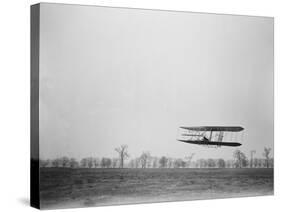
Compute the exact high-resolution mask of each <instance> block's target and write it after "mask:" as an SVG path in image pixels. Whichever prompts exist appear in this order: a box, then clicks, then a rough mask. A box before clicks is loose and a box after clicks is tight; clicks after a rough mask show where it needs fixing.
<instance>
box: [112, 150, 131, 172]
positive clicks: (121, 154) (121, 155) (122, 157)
mask: <svg viewBox="0 0 281 212" xmlns="http://www.w3.org/2000/svg"><path fill="white" fill-rule="evenodd" d="M115 151H116V152H117V153H118V155H119V160H120V168H123V167H124V161H125V160H126V159H127V158H128V157H129V153H128V146H127V145H121V146H120V147H118V148H115Z"/></svg>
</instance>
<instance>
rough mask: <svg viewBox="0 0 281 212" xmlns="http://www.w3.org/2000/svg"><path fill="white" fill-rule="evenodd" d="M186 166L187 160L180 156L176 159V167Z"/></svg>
mask: <svg viewBox="0 0 281 212" xmlns="http://www.w3.org/2000/svg"><path fill="white" fill-rule="evenodd" d="M185 166H186V162H185V161H184V160H183V159H181V158H178V159H176V160H174V168H184V167H185Z"/></svg>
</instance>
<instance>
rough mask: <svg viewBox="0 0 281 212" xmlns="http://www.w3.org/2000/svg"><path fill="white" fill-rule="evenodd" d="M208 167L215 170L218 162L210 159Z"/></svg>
mask: <svg viewBox="0 0 281 212" xmlns="http://www.w3.org/2000/svg"><path fill="white" fill-rule="evenodd" d="M207 165H208V167H209V168H215V167H216V162H215V160H214V159H212V158H209V159H208V160H207Z"/></svg>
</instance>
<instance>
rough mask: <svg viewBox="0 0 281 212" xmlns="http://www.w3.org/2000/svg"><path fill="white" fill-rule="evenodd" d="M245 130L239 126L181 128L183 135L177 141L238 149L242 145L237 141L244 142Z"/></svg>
mask: <svg viewBox="0 0 281 212" xmlns="http://www.w3.org/2000/svg"><path fill="white" fill-rule="evenodd" d="M243 130H244V128H243V127H239V126H223V127H222V126H202V127H180V131H181V132H180V133H181V134H180V138H178V139H177V140H178V141H181V142H185V143H189V144H199V145H207V146H209V145H210V146H217V147H220V146H230V147H236V146H241V145H242V144H241V143H238V142H237V139H241V140H243V134H241V133H240V132H242V131H243ZM238 134H239V135H238ZM233 141H235V142H233Z"/></svg>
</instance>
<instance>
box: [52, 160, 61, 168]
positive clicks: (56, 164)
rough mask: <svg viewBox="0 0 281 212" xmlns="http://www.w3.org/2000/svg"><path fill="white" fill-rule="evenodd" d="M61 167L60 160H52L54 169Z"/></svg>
mask: <svg viewBox="0 0 281 212" xmlns="http://www.w3.org/2000/svg"><path fill="white" fill-rule="evenodd" d="M59 165H60V161H59V159H58V158H56V159H54V160H52V166H53V167H59Z"/></svg>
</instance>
